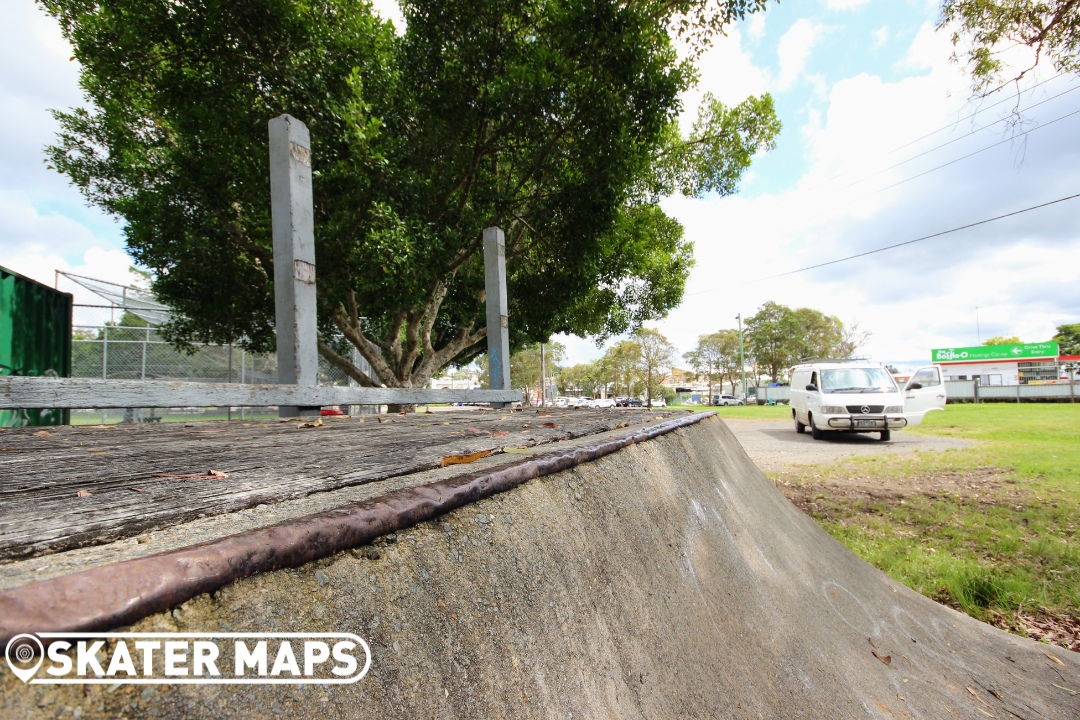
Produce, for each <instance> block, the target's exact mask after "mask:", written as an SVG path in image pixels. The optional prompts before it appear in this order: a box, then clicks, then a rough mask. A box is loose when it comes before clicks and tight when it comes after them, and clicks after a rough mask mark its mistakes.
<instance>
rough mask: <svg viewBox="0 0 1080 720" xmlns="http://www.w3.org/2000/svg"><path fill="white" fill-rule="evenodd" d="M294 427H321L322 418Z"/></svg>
mask: <svg viewBox="0 0 1080 720" xmlns="http://www.w3.org/2000/svg"><path fill="white" fill-rule="evenodd" d="M296 427H297V428H310V427H322V418H321V417H320V418H315V420H314V421H313V422H302V423H299V424H298V425H297V426H296ZM222 432H224V431H222Z"/></svg>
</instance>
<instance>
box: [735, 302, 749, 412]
mask: <svg viewBox="0 0 1080 720" xmlns="http://www.w3.org/2000/svg"><path fill="white" fill-rule="evenodd" d="M735 319H736V320H738V321H739V368H740V369H741V370H742V401H743V403H745V402H746V358H745V357H744V356H743V341H742V313H739V314H738V315H736V316H735Z"/></svg>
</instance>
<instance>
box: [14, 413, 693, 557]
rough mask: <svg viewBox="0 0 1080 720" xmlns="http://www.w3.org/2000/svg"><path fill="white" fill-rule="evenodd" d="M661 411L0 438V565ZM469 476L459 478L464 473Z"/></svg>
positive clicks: (93, 430)
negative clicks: (451, 458) (445, 459)
mask: <svg viewBox="0 0 1080 720" xmlns="http://www.w3.org/2000/svg"><path fill="white" fill-rule="evenodd" d="M671 414H672V413H667V412H663V411H656V410H654V411H651V412H649V411H645V412H643V411H638V410H609V411H585V410H566V411H536V410H525V411H514V412H511V411H508V410H495V411H492V410H481V411H473V412H453V413H449V412H439V413H415V414H411V415H408V416H400V415H395V416H385V415H384V416H372V415H368V416H360V417H355V418H345V417H330V418H322V424H321V425H319V426H314V427H312V426H310V425H308V424H306V423H303V422H301V421H298V420H293V421H280V422H275V421H263V422H231V423H226V422H204V423H187V424H180V423H176V424H163V425H136V426H130V425H121V426H115V425H114V426H106V427H60V428H17V429H7V430H3V431H0V562H5V561H12V560H16V559H20V558H26V557H32V556H35V555H40V554H45V553H50V552H56V551H60V550H68V549H72V548H77V547H82V546H86V545H94V544H100V543H108V542H113V541H116V540H119V539H122V538H126V537H133V536H136V535H139V534H141V533H145V532H148V531H151V530H157V529H161V528H164V527H168V526H171V525H175V524H178V523H182V522H185V521H188V520H191V519H194V518H199V517H206V516H213V515H220V514H222V513H228V512H232V511H236V510H240V509H243V508H248V507H254V506H256V505H259V504H263V503H274V502H279V501H283V500H289V499H293V498H299V497H304V496H307V495H310V494H312V493H318V492H324V491H328V490H335V489H338V488H342V487H346V486H350V485H360V484H364V483H371V482H377V481H380V480H385V479H388V478H392V477H398V476H401V475H405V474H409V473H414V472H419V471H423V470H428V469H431V468H434V467H439V466H440V464H441V461H442V459H443V458H445V457H447V456H452V455H464V454H469V453H475V452H478V451H484V450H490V451H492V452H493V453H498V452H502V451H503V448H505V447H526V448H528V447H534V446H537V445H543V444H545V443H552V442H557V441H560V440H566V439H571V438H579V437H584V436H588V435H596V434H600V433H605V432H611V431H613V430H616V429H619V428H621V427H624V426H628V427H629V428H633V427H636V426H637V427H639V426H641V425H643V424H645V423H646V422H648V421H650V420H654V419H657V418H659V417H662V416H667V415H671ZM467 468H468V466H463V472H465V471H467Z"/></svg>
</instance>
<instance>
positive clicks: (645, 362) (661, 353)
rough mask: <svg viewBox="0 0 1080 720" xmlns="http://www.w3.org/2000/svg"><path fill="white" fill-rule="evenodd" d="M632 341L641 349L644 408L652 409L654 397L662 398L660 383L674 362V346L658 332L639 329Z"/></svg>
mask: <svg viewBox="0 0 1080 720" xmlns="http://www.w3.org/2000/svg"><path fill="white" fill-rule="evenodd" d="M634 341H635V342H637V344H638V346H639V347H640V348H641V360H640V363H641V376H642V380H643V381H644V383H645V406H646V407H650V408H651V407H652V399H653V398H654V397H662V396H663V390H662V388H661V383H662V382H663V380H664V377H665V376H666V375H667V374H668V373H670V372H671V364H672V363H673V362H674V361H675V346H674V345H672V344H671V343H670V342H668V339H667V338H666V337H664V335H663V334H662V333H661V332H660V331H659V330H651V329H649V328H641V329H640V330H638V331H637V332H636V333H634Z"/></svg>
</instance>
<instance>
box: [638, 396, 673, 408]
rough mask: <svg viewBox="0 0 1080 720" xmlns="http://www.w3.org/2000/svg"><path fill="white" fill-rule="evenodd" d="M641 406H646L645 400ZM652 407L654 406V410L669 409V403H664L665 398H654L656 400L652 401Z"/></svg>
mask: <svg viewBox="0 0 1080 720" xmlns="http://www.w3.org/2000/svg"><path fill="white" fill-rule="evenodd" d="M641 404H642V405H644V404H645V401H644V400H643V401H642V402H641ZM652 406H653V407H654V408H658V407H667V403H666V402H664V398H662V397H654V398H653V399H652Z"/></svg>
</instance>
